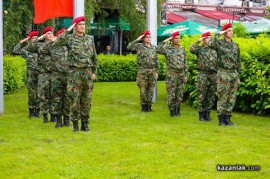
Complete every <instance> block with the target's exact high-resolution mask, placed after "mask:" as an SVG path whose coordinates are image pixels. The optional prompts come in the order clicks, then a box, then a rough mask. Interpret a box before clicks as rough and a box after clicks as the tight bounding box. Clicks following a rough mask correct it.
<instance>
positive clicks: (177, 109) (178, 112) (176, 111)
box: [175, 108, 181, 116]
mask: <svg viewBox="0 0 270 179" xmlns="http://www.w3.org/2000/svg"><path fill="white" fill-rule="evenodd" d="M175 115H176V116H180V115H181V114H180V108H175Z"/></svg>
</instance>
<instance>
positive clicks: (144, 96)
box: [127, 40, 159, 111]
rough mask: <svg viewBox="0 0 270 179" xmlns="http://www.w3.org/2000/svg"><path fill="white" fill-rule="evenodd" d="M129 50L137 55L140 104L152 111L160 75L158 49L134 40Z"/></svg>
mask: <svg viewBox="0 0 270 179" xmlns="http://www.w3.org/2000/svg"><path fill="white" fill-rule="evenodd" d="M127 49H128V50H130V51H134V52H136V53H137V66H138V72H137V78H136V82H137V85H138V87H139V89H140V104H141V105H142V106H143V107H146V106H147V108H148V109H147V110H148V111H151V105H152V98H153V93H154V87H155V81H156V80H155V74H156V73H158V69H159V62H158V56H157V52H156V47H155V46H154V45H152V44H151V46H150V47H147V46H146V45H145V44H144V43H139V41H138V40H134V41H132V42H131V43H129V44H128V46H127Z"/></svg>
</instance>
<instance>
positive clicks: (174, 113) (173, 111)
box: [170, 109, 176, 117]
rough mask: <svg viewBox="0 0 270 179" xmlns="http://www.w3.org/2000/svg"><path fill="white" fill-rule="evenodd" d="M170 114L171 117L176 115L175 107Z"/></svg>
mask: <svg viewBox="0 0 270 179" xmlns="http://www.w3.org/2000/svg"><path fill="white" fill-rule="evenodd" d="M170 116H171V117H176V112H175V109H173V110H170Z"/></svg>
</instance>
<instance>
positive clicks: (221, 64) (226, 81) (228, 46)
mask: <svg viewBox="0 0 270 179" xmlns="http://www.w3.org/2000/svg"><path fill="white" fill-rule="evenodd" d="M219 36H220V35H219V34H216V35H215V37H214V38H211V40H210V41H209V47H210V48H213V49H215V50H216V51H217V54H218V72H217V83H218V84H217V91H218V102H217V115H218V116H221V118H226V122H227V123H228V122H229V118H230V116H231V115H232V110H233V108H234V105H235V101H236V90H237V87H238V80H239V79H240V74H241V61H240V48H239V46H238V44H237V43H235V42H233V41H232V42H230V43H229V42H226V41H225V39H220V40H219V39H218V37H219Z"/></svg>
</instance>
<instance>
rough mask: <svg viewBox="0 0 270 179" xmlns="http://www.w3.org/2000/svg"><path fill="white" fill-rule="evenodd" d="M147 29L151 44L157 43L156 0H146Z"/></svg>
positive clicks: (155, 99) (155, 96) (155, 90)
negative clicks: (149, 33)
mask: <svg viewBox="0 0 270 179" xmlns="http://www.w3.org/2000/svg"><path fill="white" fill-rule="evenodd" d="M146 13H147V29H148V30H149V31H150V32H151V37H152V44H153V45H157V0H147V12H146ZM152 101H153V102H156V101H157V82H156V85H155V89H154V94H153V100H152Z"/></svg>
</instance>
